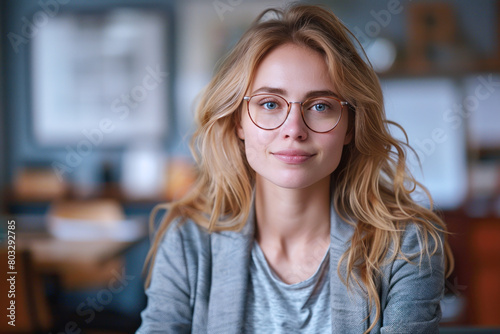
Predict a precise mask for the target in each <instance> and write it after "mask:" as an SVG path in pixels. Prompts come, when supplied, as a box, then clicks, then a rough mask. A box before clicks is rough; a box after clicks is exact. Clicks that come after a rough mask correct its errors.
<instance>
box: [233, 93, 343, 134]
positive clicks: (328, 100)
mask: <svg viewBox="0 0 500 334" xmlns="http://www.w3.org/2000/svg"><path fill="white" fill-rule="evenodd" d="M243 100H245V101H247V110H248V115H249V116H250V119H251V120H252V122H253V123H254V124H255V125H256V126H258V127H259V128H261V129H263V130H274V129H277V128H279V127H280V126H282V125H283V124H284V123H285V121H286V119H287V118H288V114H290V110H291V108H292V104H293V103H298V104H300V110H301V114H302V119H303V120H304V123H305V125H306V126H307V127H308V128H309V129H310V130H311V131H314V132H318V133H325V132H329V131H331V130H333V129H335V127H336V126H337V124H339V122H340V119H341V117H342V109H343V108H344V106H345V105H348V104H349V103H348V102H345V101H340V100H338V99H336V98H334V97H329V96H321V97H313V98H309V99H307V100H305V101H304V102H288V101H287V100H285V98H283V97H281V96H279V95H275V94H255V95H252V96H245V97H244V98H243Z"/></svg>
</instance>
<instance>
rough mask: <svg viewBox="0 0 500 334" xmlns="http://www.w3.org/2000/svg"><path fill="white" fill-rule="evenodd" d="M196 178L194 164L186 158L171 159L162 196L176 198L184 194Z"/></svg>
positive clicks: (170, 198)
mask: <svg viewBox="0 0 500 334" xmlns="http://www.w3.org/2000/svg"><path fill="white" fill-rule="evenodd" d="M196 178H197V173H196V170H195V167H194V164H193V163H191V162H189V161H187V160H186V159H180V158H177V159H173V160H172V161H170V163H169V164H168V170H167V177H166V180H165V185H164V192H163V197H164V198H165V199H167V200H169V201H170V200H176V199H179V198H181V197H182V196H184V195H185V194H186V193H187V192H188V191H189V189H191V186H192V185H193V184H194V182H195V181H196Z"/></svg>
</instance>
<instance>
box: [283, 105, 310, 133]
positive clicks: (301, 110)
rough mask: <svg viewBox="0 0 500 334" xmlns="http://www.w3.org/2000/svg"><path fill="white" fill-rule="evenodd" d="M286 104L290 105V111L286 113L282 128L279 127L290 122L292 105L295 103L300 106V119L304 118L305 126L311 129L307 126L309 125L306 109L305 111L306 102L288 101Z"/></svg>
mask: <svg viewBox="0 0 500 334" xmlns="http://www.w3.org/2000/svg"><path fill="white" fill-rule="evenodd" d="M284 100H285V99H284ZM285 101H286V100H285ZM286 102H287V103H288V110H287V112H286V117H285V119H284V120H283V122H282V123H281V124H280V126H279V127H281V126H282V125H283V124H285V123H286V121H287V120H288V116H290V111H292V105H293V104H294V103H296V104H298V105H299V108H300V109H299V110H300V117H301V118H302V122H304V125H305V126H306V127H308V128H309V126H308V125H307V123H306V119H305V116H304V109H303V105H304V101H302V102H289V101H286Z"/></svg>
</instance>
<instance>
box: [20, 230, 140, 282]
mask: <svg viewBox="0 0 500 334" xmlns="http://www.w3.org/2000/svg"><path fill="white" fill-rule="evenodd" d="M145 237H146V235H145V234H142V235H138V236H137V238H136V239H134V240H132V241H118V240H112V239H99V240H92V241H70V240H61V239H57V238H55V237H53V236H51V235H50V234H48V233H40V232H37V233H29V232H22V233H19V234H18V235H17V243H16V247H17V249H18V250H20V251H23V250H26V251H28V252H29V254H30V255H31V259H32V263H33V266H34V269H35V271H36V272H38V273H40V274H43V275H57V276H58V279H59V280H60V283H61V285H62V286H61V287H62V288H64V289H69V290H71V289H80V288H89V287H99V286H102V285H103V284H106V283H107V282H109V280H110V279H112V278H113V277H116V275H121V273H122V269H123V266H124V262H123V256H122V255H123V254H124V253H125V252H126V251H127V250H128V249H129V248H130V247H132V246H133V245H135V244H136V243H138V242H140V241H141V240H143V239H144V238H145Z"/></svg>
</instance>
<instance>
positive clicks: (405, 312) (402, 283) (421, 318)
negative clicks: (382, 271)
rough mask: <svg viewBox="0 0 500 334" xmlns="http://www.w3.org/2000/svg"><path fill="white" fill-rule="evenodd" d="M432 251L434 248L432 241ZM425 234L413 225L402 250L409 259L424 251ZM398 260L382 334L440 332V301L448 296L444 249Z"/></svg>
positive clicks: (393, 270) (385, 309)
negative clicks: (422, 234)
mask: <svg viewBox="0 0 500 334" xmlns="http://www.w3.org/2000/svg"><path fill="white" fill-rule="evenodd" d="M429 239H430V240H429V243H430V245H429V247H430V248H429V249H430V250H432V249H433V247H434V245H433V244H432V239H431V238H429ZM421 247H422V245H421V235H420V234H419V232H418V230H417V228H416V226H415V225H410V226H409V227H408V228H407V230H406V231H405V234H404V236H403V241H402V246H401V250H402V251H403V252H404V254H406V255H407V256H409V255H411V254H417V253H419V252H420V250H421ZM410 259H411V260H412V263H409V262H408V261H406V260H404V259H397V260H395V261H394V263H393V265H392V270H391V272H390V278H389V286H388V289H389V290H388V294H387V299H386V302H385V308H384V305H382V308H383V314H382V328H381V331H380V332H381V333H382V334H388V333H425V334H429V333H439V321H440V320H441V308H440V301H441V298H442V296H443V293H444V285H445V274H444V252H443V250H442V248H441V247H439V248H438V251H437V252H436V253H435V254H434V255H433V256H431V257H428V256H426V255H422V256H420V255H418V256H416V257H413V258H411V257H410Z"/></svg>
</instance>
